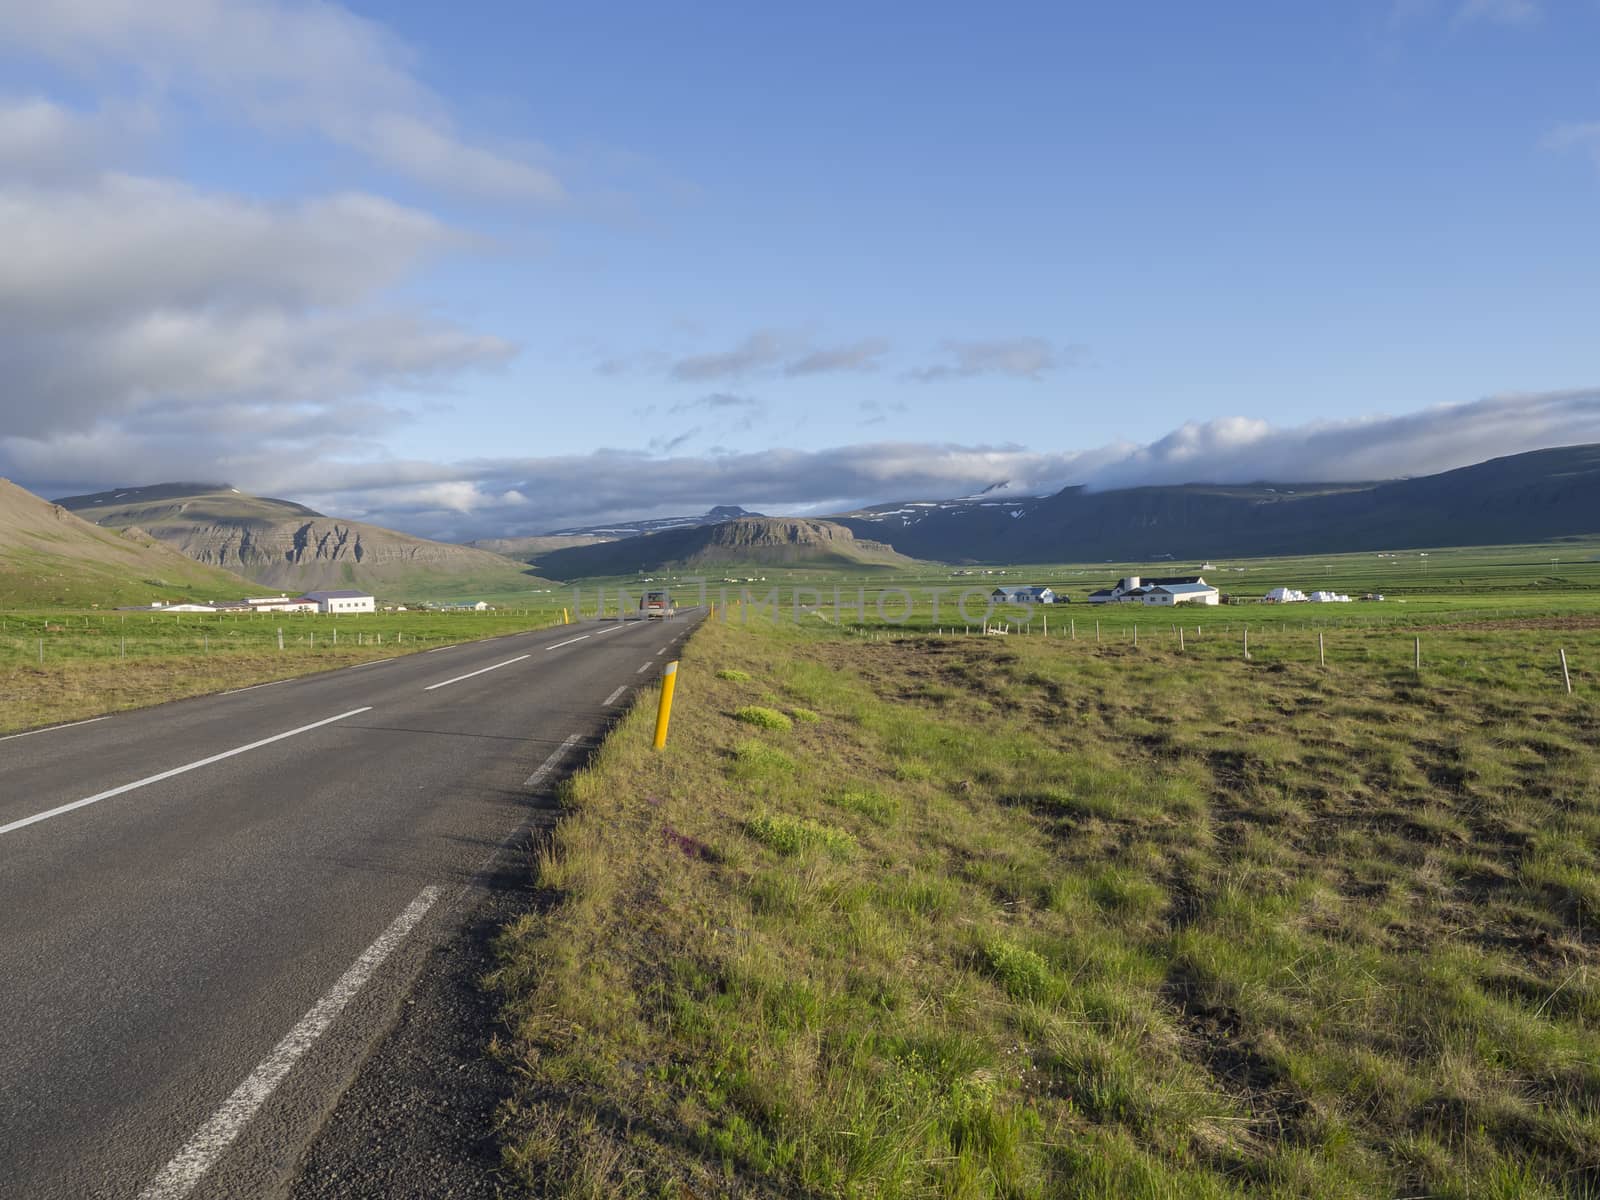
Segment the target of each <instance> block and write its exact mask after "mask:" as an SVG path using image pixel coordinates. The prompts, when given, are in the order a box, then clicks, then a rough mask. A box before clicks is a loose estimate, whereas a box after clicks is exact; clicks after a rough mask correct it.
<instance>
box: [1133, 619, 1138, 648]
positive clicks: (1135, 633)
mask: <svg viewBox="0 0 1600 1200" xmlns="http://www.w3.org/2000/svg"><path fill="white" fill-rule="evenodd" d="M1133 644H1134V645H1135V646H1137V645H1138V644H1139V622H1137V621H1135V622H1134V623H1133Z"/></svg>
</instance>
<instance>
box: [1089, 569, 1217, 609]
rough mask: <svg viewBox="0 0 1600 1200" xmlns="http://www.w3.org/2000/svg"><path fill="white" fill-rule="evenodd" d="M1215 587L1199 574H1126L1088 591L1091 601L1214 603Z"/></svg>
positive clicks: (1215, 597)
mask: <svg viewBox="0 0 1600 1200" xmlns="http://www.w3.org/2000/svg"><path fill="white" fill-rule="evenodd" d="M1218 599H1219V595H1218V592H1217V589H1216V588H1214V587H1212V586H1211V585H1210V584H1209V583H1207V582H1206V581H1205V580H1204V579H1203V578H1202V577H1201V576H1199V575H1179V576H1173V577H1169V578H1163V579H1144V578H1141V577H1140V576H1138V575H1129V576H1127V577H1126V578H1124V579H1120V580H1118V581H1117V584H1116V586H1115V587H1108V588H1101V589H1100V590H1099V591H1097V592H1090V593H1089V603H1090V604H1122V603H1128V604H1215V603H1217V601H1218Z"/></svg>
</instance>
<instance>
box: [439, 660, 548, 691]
mask: <svg viewBox="0 0 1600 1200" xmlns="http://www.w3.org/2000/svg"><path fill="white" fill-rule="evenodd" d="M531 657H532V656H531V655H528V654H519V655H517V656H516V657H515V658H508V659H506V660H505V662H497V663H495V664H494V666H492V667H481V668H479V669H478V670H476V671H468V672H467V673H466V674H465V675H457V676H456V677H455V678H454V679H446V680H444V681H443V682H441V683H430V684H429V685H428V686H427V687H425V688H423V689H422V690H423V691H425V692H431V691H433V689H434V688H442V687H449V686H450V685H451V684H452V683H460V682H461V681H462V680H463V679H471V678H472V677H473V676H475V675H484V674H487V673H488V672H490V671H498V670H499V669H500V668H501V667H509V666H510V665H511V664H512V663H519V662H521V661H522V660H523V659H525V658H531Z"/></svg>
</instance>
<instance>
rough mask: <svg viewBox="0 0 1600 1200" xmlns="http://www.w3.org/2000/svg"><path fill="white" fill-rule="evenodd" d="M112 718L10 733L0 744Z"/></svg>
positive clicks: (91, 719) (73, 722)
mask: <svg viewBox="0 0 1600 1200" xmlns="http://www.w3.org/2000/svg"><path fill="white" fill-rule="evenodd" d="M110 719H111V718H110V717H90V718H89V719H88V720H87V721H68V722H67V723H66V724H65V725H46V726H45V727H44V728H43V729H30V730H28V732H27V733H8V734H6V736H5V737H0V742H9V741H10V740H11V739H12V738H19V737H32V736H33V735H34V734H36V733H54V732H55V731H56V730H58V729H74V728H76V727H77V726H79V725H93V724H94V723H95V722H96V721H109V720H110Z"/></svg>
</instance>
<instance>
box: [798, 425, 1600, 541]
mask: <svg viewBox="0 0 1600 1200" xmlns="http://www.w3.org/2000/svg"><path fill="white" fill-rule="evenodd" d="M828 520H830V521H835V522H837V523H838V524H840V525H843V526H845V527H846V528H848V529H850V530H852V531H853V532H854V533H855V534H856V535H857V536H859V537H868V538H874V539H877V540H878V541H881V542H885V543H887V544H888V545H890V546H893V547H894V548H895V549H896V550H898V551H900V552H901V553H902V554H909V555H912V556H914V557H917V558H931V559H938V560H941V561H945V562H993V563H1009V562H1015V563H1027V562H1035V563H1045V562H1093V561H1106V560H1113V559H1114V560H1117V561H1127V560H1130V559H1155V558H1159V557H1161V556H1163V555H1171V556H1173V557H1176V558H1204V557H1206V556H1214V555H1219V554H1227V555H1271V554H1333V553H1340V552H1346V551H1361V550H1389V549H1409V548H1422V547H1429V546H1475V545H1490V544H1501V543H1512V542H1540V541H1545V540H1548V539H1551V538H1563V537H1579V536H1583V535H1586V534H1600V445H1587V446H1566V447H1561V448H1558V449H1551V450H1534V451H1530V452H1528V453H1526V454H1515V455H1509V456H1507V457H1504V458H1496V459H1491V460H1489V461H1488V462H1483V463H1478V464H1476V465H1474V466H1470V467H1461V468H1459V469H1457V470H1454V471H1445V472H1442V473H1441V474H1437V475H1425V476H1419V477H1417V478H1413V479H1399V480H1389V481H1383V482H1369V483H1257V484H1239V485H1234V484H1208V483H1192V484H1182V485H1176V486H1170V487H1135V488H1116V489H1110V490H1106V491H1093V492H1092V491H1089V490H1087V489H1085V488H1083V487H1068V488H1064V489H1062V490H1061V491H1059V492H1057V493H1056V494H1054V495H1051V496H1027V497H1018V498H1015V499H1006V498H1004V497H1002V496H996V495H994V494H993V492H992V491H990V490H989V489H986V490H985V492H983V493H980V494H978V495H977V496H972V497H968V498H965V499H962V500H916V501H906V502H902V503H899V504H881V505H875V506H873V507H871V508H865V509H858V510H856V511H855V512H850V513H845V514H842V515H840V516H834V517H829V518H828Z"/></svg>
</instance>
